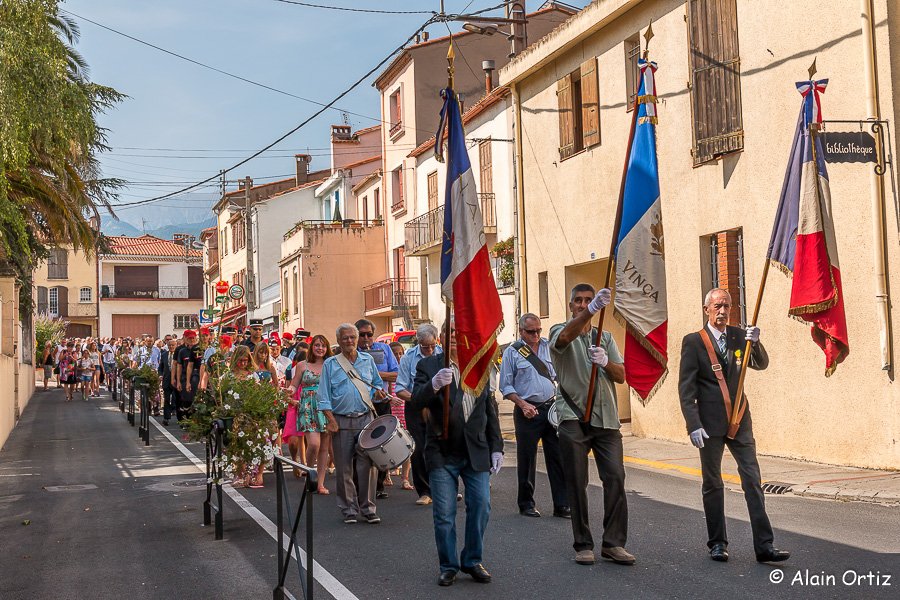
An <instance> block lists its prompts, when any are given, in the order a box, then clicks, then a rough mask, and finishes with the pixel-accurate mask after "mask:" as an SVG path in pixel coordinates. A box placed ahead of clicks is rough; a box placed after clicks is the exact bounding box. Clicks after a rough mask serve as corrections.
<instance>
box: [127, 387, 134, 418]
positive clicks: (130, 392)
mask: <svg viewBox="0 0 900 600" xmlns="http://www.w3.org/2000/svg"><path fill="white" fill-rule="evenodd" d="M134 394H135V389H134V379H132V380H131V381H130V382H129V384H128V422H129V423H130V424H131V426H132V427H134Z"/></svg>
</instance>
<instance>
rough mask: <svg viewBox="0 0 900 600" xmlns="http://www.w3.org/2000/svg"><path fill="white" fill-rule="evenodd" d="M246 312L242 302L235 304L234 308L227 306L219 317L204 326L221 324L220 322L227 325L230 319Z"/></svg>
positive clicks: (232, 319) (245, 306)
mask: <svg viewBox="0 0 900 600" xmlns="http://www.w3.org/2000/svg"><path fill="white" fill-rule="evenodd" d="M246 312H247V305H246V304H243V305H241V306H235V307H234V308H229V309H228V310H226V311H225V312H224V313H222V316H221V317H220V318H219V319H217V320H215V321H213V322H212V323H210V324H208V325H206V327H217V326H218V325H222V324H225V325H228V324H229V323H230V322H231V321H234V320H235V319H236V318H238V317H240V316H241V315H243V314H246Z"/></svg>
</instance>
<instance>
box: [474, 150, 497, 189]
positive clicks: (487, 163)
mask: <svg viewBox="0 0 900 600" xmlns="http://www.w3.org/2000/svg"><path fill="white" fill-rule="evenodd" d="M478 167H479V175H480V181H479V183H481V190H480V191H481V193H482V194H491V193H493V192H494V166H493V158H492V157H491V140H490V139H486V140H484V141H483V142H479V143H478Z"/></svg>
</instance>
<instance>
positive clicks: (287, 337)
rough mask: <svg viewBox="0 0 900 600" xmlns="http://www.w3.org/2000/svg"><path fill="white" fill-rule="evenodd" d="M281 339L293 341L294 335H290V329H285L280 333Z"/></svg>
mask: <svg viewBox="0 0 900 600" xmlns="http://www.w3.org/2000/svg"><path fill="white" fill-rule="evenodd" d="M281 339H283V340H287V341H289V342H290V341H293V339H294V336H293V335H291V332H290V331H285V332H284V333H282V334H281Z"/></svg>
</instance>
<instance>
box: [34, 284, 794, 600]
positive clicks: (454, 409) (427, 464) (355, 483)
mask: <svg viewBox="0 0 900 600" xmlns="http://www.w3.org/2000/svg"><path fill="white" fill-rule="evenodd" d="M610 296H611V294H610V290H608V289H604V290H600V291H599V292H595V290H594V288H593V287H591V286H590V285H587V284H578V285H576V286H575V287H574V288H573V289H572V290H571V296H570V298H569V310H570V313H571V317H570V319H569V320H568V321H566V322H565V323H560V324H558V325H554V326H553V327H552V328H551V330H550V332H549V336H548V337H547V338H545V337H542V336H541V333H542V328H541V319H540V318H539V317H538V316H536V315H533V314H525V315H523V316H522V317H521V319H520V320H519V322H518V338H517V340H516V341H515V342H514V343H512V344H511V345H509V346H508V347H507V348H506V350H505V351H504V353H503V356H502V360H501V362H500V364H499V366H498V368H497V369H494V370H493V371H492V381H491V383H490V384H487V382H483V383H485V385H483V387H481V388H479V389H478V390H472V389H469V388H464V387H463V386H462V385H461V384H460V381H461V379H462V375H461V372H460V367H459V365H458V362H457V360H458V359H457V351H456V350H457V346H456V329H455V324H454V321H453V318H452V317H451V320H450V322H449V323H448V324H446V325H447V327H446V328H445V329H444V330H443V331H442V332H441V333H439V331H438V329H437V328H436V327H435V326H434V325H431V324H422V325H420V326H419V327H418V329H417V330H416V343H415V345H413V346H412V347H411V348H404V347H403V346H402V345H400V344H396V343H395V344H390V345H389V344H385V343H381V342H377V341H375V339H376V338H375V336H376V331H375V325H374V324H373V323H372V322H371V321H369V320H367V319H360V320H358V321H356V322H355V323H343V324H341V325H340V326H338V328H337V330H336V331H335V340H334V341H335V344H334V345H333V344H332V342H331V340H330V339H329V338H328V336H327V335H325V334H322V333H317V334H316V335H312V334H311V332H308V331H305V330H301V329H298V330H296V331H295V332H293V333H289V332H285V333H282V334H281V335H279V334H278V333H277V332H273V333H270V334H269V335H268V336H267V337H266V336H264V334H263V324H262V322H261V321H259V320H252V319H251V321H250V324H249V327H248V328H246V329H245V330H244V331H243V332H242V335H241V339H240V340H238V339H237V338H238V332H237V330H235V329H234V328H227V327H226V328H223V330H222V332H221V334H220V335H218V336H211V334H210V331H209V330H207V329H205V328H201V329H200V330H199V331H197V332H195V331H185V332H184V334H183V335H182V336H181V337H180V338H178V337H176V336H174V335H168V336H165V337H164V338H163V339H159V340H154V339H153V338H152V337H151V336H146V335H145V336H141V337H140V338H139V339H134V340H132V339H130V338H118V339H110V338H103V339H92V338H87V339H71V340H64V341H63V342H62V343H61V344H59V345H58V346H56V347H53V346H52V344H49V343H48V344H47V346H46V347H45V348H44V352H43V363H42V364H43V367H44V371H45V378H44V389H47V385H48V382H49V380H50V379H51V374H52V373H57V374H58V377H57V382H58V386H61V387H64V388H65V389H66V402H69V401H71V400H72V398H73V397H74V394H75V389H76V386H79V385H80V390H81V396H82V399H84V400H85V401H87V399H88V398H89V397H90V396H92V395H99V386H100V384H101V383H102V381H103V378H104V376H107V377H108V375H109V373H110V372H111V370H112V369H114V368H116V367H117V366H119V367H122V366H124V367H130V368H132V369H142V368H145V367H148V366H149V368H150V369H152V370H154V371H155V372H157V373H158V374H159V376H160V378H161V383H162V385H161V391H160V399H159V404H158V405H157V404H155V405H154V412H156V411H158V410H159V409H160V406H159V405H161V410H162V413H163V417H164V418H163V424H164V425H168V424H169V419H170V418H171V415H172V413H173V412H175V413H176V416H177V418H178V421H179V424H181V425H182V426H184V419H185V417H186V416H188V415H190V414H191V408H192V405H193V403H194V400H195V397H196V395H197V394H198V393H204V390H207V388H209V386H210V381H211V377H223V376H225V377H234V378H236V379H238V380H241V381H247V380H253V381H255V382H257V383H258V384H259V385H263V386H270V385H271V386H274V387H275V388H277V389H279V390H283V393H284V397H285V398H287V408H286V410H285V411H284V413H283V414H282V416H281V419H280V420H279V423H278V426H279V427H278V429H279V435H278V436H277V437H275V436H273V437H272V438H271V439H269V438H268V437H266V440H265V443H266V444H267V446H266V447H267V448H270V447H271V448H273V450H274V451H277V452H280V451H281V448H282V446H283V445H285V444H286V445H287V447H288V452H289V453H290V456H291V458H292V459H293V460H294V461H295V462H297V463H299V464H301V465H304V466H305V467H307V468H309V469H315V470H316V472H317V475H318V477H317V481H318V490H317V492H318V493H319V494H322V495H330V494H331V493H332V492H331V491H330V490H329V489H328V487H327V486H326V474H329V473H334V480H333V484H334V488H333V491H334V496H335V500H336V504H337V507H338V509H339V510H340V512H341V515H342V518H343V521H344V523H346V524H354V523H359V522H364V523H369V524H377V523H380V522H381V517H380V516H379V515H378V513H377V510H376V501H377V500H380V499H384V498H387V497H388V491H387V489H386V488H387V486H392V485H395V482H394V480H393V479H392V476H393V477H399V486H398V487H400V488H402V489H405V490H414V491H415V497H416V498H417V499H416V503H417V504H419V505H429V504H432V505H433V506H432V509H433V510H432V512H433V520H434V533H435V543H436V546H437V551H438V558H439V563H440V576H439V579H438V583H439V584H440V585H443V586H447V585H452V584H453V583H454V582H455V580H456V575H457V573H458V572H463V573H467V574H468V575H470V576H471V577H472V579H474V580H475V581H477V582H479V583H489V582H490V581H491V575H490V574H489V573H488V572H487V570H486V569H485V567H484V565H483V564H482V548H483V537H484V533H485V530H486V527H487V523H488V519H489V516H490V512H491V504H490V495H491V490H490V475H491V474H494V473H497V472H498V471H499V469H500V467H501V466H502V464H503V440H502V438H501V436H500V424H499V416H498V415H499V409H498V405H497V399H496V398H495V396H494V392H495V391H497V392H499V393H500V395H501V396H502V397H503V398H504V399H506V400H509V401H510V402H512V403H513V404H514V413H513V417H514V425H515V432H516V453H517V484H518V494H517V503H518V508H519V512H520V514H522V515H523V516H525V517H532V518H534V517H541V516H542V515H541V513H540V511H539V510H538V508H537V507H536V505H535V498H534V491H535V471H536V465H537V450H538V446H539V444H540V446H541V447H542V450H543V454H544V459H545V464H546V467H547V474H548V478H549V483H550V488H551V497H552V502H553V506H552V515H553V516H554V517H559V518H562V519H568V520H570V521H571V526H572V533H573V548H574V549H575V561H576V562H577V563H579V564H592V563H593V562H594V552H593V550H594V539H593V536H592V533H591V528H590V525H589V518H588V515H589V511H588V494H587V487H588V479H589V476H588V466H589V464H588V457H589V455H590V454H593V456H594V459H595V460H594V462H595V466H596V468H597V470H598V474H599V476H600V479H601V480H602V483H603V513H604V514H603V528H602V529H603V533H602V545H601V551H600V554H601V557H602V558H604V559H606V560H608V561H610V562H613V563H616V564H623V565H631V564H634V563H635V562H636V559H635V557H634V555H632V554H631V553H629V552H628V551H626V550H625V545H626V541H627V530H628V503H627V498H626V495H625V469H624V458H623V457H624V454H623V443H622V436H621V433H620V431H619V429H620V427H621V424H620V422H619V417H618V406H617V398H616V391H615V385H616V384H621V383H623V382H624V381H625V370H624V366H623V365H624V362H625V359H624V358H623V356H622V354H621V353H620V352H619V349H618V347H617V346H616V343H615V341H614V340H613V338H612V336H611V335H610V334H609V332H607V331H602V332H598V330H597V328H595V327H592V325H591V318H592V317H593V316H594V315H595V314H596V313H597V312H598V311H600V310H602V309H603V307H605V306H606V305H608V304H609V302H610ZM730 303H731V299H730V296H729V295H728V293H727V292H726V291H724V290H721V289H715V290H712V291H711V292H710V293H709V294H708V295H707V298H706V299H705V301H704V311H705V312H706V313H707V315H708V317H709V322H708V324H707V326H706V327H704V329H703V330H702V331H701V332H700V333H699V334H690V335H688V336H687V337H685V341H684V343H683V356H682V362H681V365H682V372H681V373H680V374H679V392H680V395H681V396H682V409H683V413H684V416H685V422H686V424H687V427H688V432H689V434H690V439H691V442H692V443H693V444H694V445H695V446H697V447H698V448H699V449H700V457H701V462H702V467H703V498H704V510H705V512H706V517H707V525H708V533H709V542H708V544H707V546H708V548H709V553H710V557H711V558H712V559H713V560H716V561H720V562H724V561H727V560H728V552H727V544H728V542H727V537H726V534H725V525H724V496H723V484H722V476H721V459H722V454H723V450H724V447H726V446H727V447H728V448H729V449H730V450H731V452H732V454H733V455H734V457H735V459H736V460H737V461H738V463H739V467H740V470H741V477H742V483H743V487H744V491H745V495H746V497H747V503H748V508H749V510H750V514H751V525H752V529H753V536H754V549H755V551H756V556H757V560H758V561H760V562H778V561H783V560H786V559H787V558H789V556H790V554H789V553H788V552H785V551H782V550H778V549H777V548H775V547H774V546H773V532H772V528H771V525H770V524H769V521H768V517H767V516H766V512H765V504H764V497H763V493H762V490H761V487H760V486H761V483H760V473H759V466H758V463H757V460H756V452H755V445H754V442H753V435H752V425H751V422H750V420H749V415H748V418H746V419H745V420H744V422H743V423H742V424H741V426H740V429H739V430H738V432H737V434H736V435H735V436H734V437H727V436H726V435H725V428H724V425H723V423H725V420H726V417H725V411H724V408H722V407H723V406H725V405H727V402H726V403H725V404H722V398H721V397H720V394H724V395H725V399H726V400H728V391H729V389H730V388H731V387H732V383H736V377H737V373H738V372H739V369H737V368H733V367H734V365H735V364H737V365H739V364H740V363H739V362H736V361H739V357H740V355H739V350H740V348H741V347H742V344H744V343H745V341H746V342H749V343H752V344H753V352H752V354H751V356H750V359H749V360H750V361H751V363H750V367H751V368H754V369H763V368H765V367H766V365H767V362H768V359H767V357H766V354H765V350H764V349H763V347H762V345H761V344H760V343H759V329H758V328H756V327H747V328H746V330H741V329H739V328H734V327H730V326H727V320H728V314H729V309H730ZM695 338H696V339H695ZM713 339H714V340H715V343H714V344H713V342H712V341H711V340H713ZM704 345H705V346H704ZM444 352H446V353H447V354H446V355H444ZM736 357H737V358H736ZM686 365H687V366H686ZM723 372H724V375H722V376H721V377H719V375H720V374H722V373H723ZM594 373H596V375H594ZM726 380H727V388H726V386H725V383H723V382H725V381H726ZM732 380H734V381H732ZM594 383H595V384H596V385H594ZM253 389H257V388H253ZM590 389H593V390H594V392H593V397H591V398H589V397H588V396H589V390H590ZM720 405H721V406H720ZM448 409H449V412H447V411H448ZM386 415H393V416H394V417H396V420H397V422H399V424H400V425H401V426H402V427H403V428H404V429H405V430H406V431H407V432H408V433H409V435H410V436H411V438H412V439H413V440H414V450H412V453H411V456H409V457H408V458H409V460H405V459H404V462H403V464H401V465H400V467H399V468H398V469H393V470H392V469H389V468H384V465H381V468H376V463H375V462H373V459H372V458H371V457H370V456H369V454H368V450H369V449H368V448H366V447H364V446H363V445H362V439H363V437H364V436H363V435H361V432H365V431H367V428H368V427H369V425H370V424H372V423H373V421H374V420H376V419H379V418H383V417H385V416H386ZM267 435H268V434H267ZM279 441H280V442H281V443H278V442H279ZM269 444H271V446H270V445H269ZM255 463H256V461H255V460H254V465H253V466H252V468H251V467H250V466H249V465H248V468H247V469H244V468H243V467H242V468H241V469H240V473H239V474H236V475H235V476H234V480H233V482H232V485H234V486H235V487H251V488H253V487H261V486H262V475H263V470H264V467H265V465H264V464H259V465H256V464H255ZM300 471H301V470H300V469H299V468H295V469H294V475H295V476H296V477H302V473H301V472H300ZM460 482H462V483H463V484H464V492H465V507H466V523H465V535H464V537H463V539H464V545H463V548H462V550H461V551H460V552H457V548H456V540H457V535H456V514H457V504H458V502H459V501H460V500H462V499H463V496H462V495H461V494H459V483H460ZM411 499H412V495H411Z"/></svg>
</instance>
